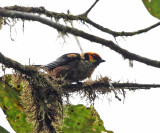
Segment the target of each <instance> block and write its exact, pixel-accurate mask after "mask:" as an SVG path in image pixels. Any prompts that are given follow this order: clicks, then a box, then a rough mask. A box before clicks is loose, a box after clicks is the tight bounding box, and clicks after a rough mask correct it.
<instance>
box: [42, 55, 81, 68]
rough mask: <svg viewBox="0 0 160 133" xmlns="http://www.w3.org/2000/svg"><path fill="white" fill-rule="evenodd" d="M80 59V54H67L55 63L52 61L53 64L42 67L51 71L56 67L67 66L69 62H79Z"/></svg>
mask: <svg viewBox="0 0 160 133" xmlns="http://www.w3.org/2000/svg"><path fill="white" fill-rule="evenodd" d="M80 59H81V56H80V54H78V53H68V54H64V55H62V56H61V57H59V58H58V59H57V60H56V61H53V62H51V63H49V64H47V65H45V66H44V67H45V68H47V69H48V70H52V69H54V68H56V67H58V66H63V65H65V64H68V63H69V62H71V61H75V60H80Z"/></svg>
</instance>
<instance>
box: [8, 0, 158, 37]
mask: <svg viewBox="0 0 160 133" xmlns="http://www.w3.org/2000/svg"><path fill="white" fill-rule="evenodd" d="M97 2H98V1H96V2H95V3H94V4H93V5H95V4H96V3H97ZM93 5H92V6H93ZM92 6H91V7H92ZM5 9H9V10H15V11H21V12H29V13H38V14H43V15H45V16H47V17H54V18H56V19H60V18H63V19H65V20H81V21H83V22H86V23H88V24H90V25H92V26H93V27H95V28H97V29H99V30H101V31H103V32H105V33H108V34H111V35H113V36H114V37H118V36H134V35H138V34H141V33H145V32H147V31H149V30H151V29H153V28H156V27H158V26H159V25H160V22H158V23H156V24H153V25H152V26H149V27H147V28H144V29H141V30H137V31H134V32H125V31H122V32H116V31H113V30H111V29H109V28H105V27H103V26H101V25H99V24H97V23H95V22H94V21H92V20H91V19H89V18H88V17H87V16H86V15H85V13H84V14H80V15H76V16H75V15H71V14H65V13H56V12H51V11H47V10H46V9H45V8H44V7H22V6H17V5H15V6H10V7H5ZM86 12H87V11H86Z"/></svg>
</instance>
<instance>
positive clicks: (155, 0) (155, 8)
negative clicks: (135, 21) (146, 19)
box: [142, 0, 160, 19]
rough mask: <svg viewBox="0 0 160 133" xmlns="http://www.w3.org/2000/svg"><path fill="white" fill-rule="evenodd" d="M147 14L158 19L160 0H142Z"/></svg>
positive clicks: (159, 17) (159, 16)
mask: <svg viewBox="0 0 160 133" xmlns="http://www.w3.org/2000/svg"><path fill="white" fill-rule="evenodd" d="M142 1H143V3H144V5H145V7H146V8H147V10H148V11H149V13H150V14H151V15H152V16H154V17H156V18H158V19H160V0H142Z"/></svg>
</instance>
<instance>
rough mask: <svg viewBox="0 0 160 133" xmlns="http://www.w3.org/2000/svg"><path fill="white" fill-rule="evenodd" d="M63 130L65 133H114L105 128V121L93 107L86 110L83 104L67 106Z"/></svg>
mask: <svg viewBox="0 0 160 133" xmlns="http://www.w3.org/2000/svg"><path fill="white" fill-rule="evenodd" d="M61 129H62V130H61V132H63V133H70V132H72V133H92V132H95V133H101V132H102V131H104V132H107V133H113V132H112V131H107V130H106V129H105V128H104V126H103V121H102V120H101V119H100V117H99V115H98V113H97V112H96V110H95V109H94V107H93V106H91V107H89V108H86V107H85V106H84V105H81V104H80V105H67V109H66V111H65V118H64V122H63V124H62V128H61Z"/></svg>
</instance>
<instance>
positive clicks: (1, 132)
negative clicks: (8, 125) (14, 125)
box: [0, 126, 9, 133]
mask: <svg viewBox="0 0 160 133" xmlns="http://www.w3.org/2000/svg"><path fill="white" fill-rule="evenodd" d="M0 133H9V132H8V131H7V130H6V129H4V128H3V127H1V126H0Z"/></svg>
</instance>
